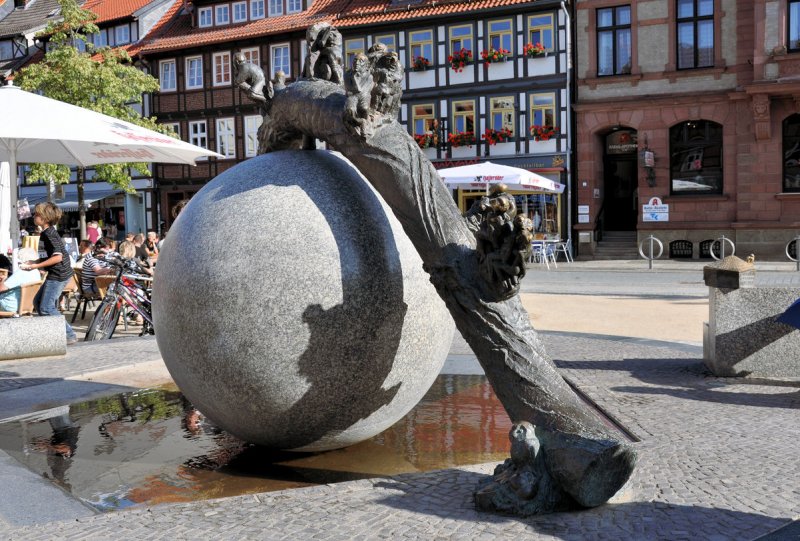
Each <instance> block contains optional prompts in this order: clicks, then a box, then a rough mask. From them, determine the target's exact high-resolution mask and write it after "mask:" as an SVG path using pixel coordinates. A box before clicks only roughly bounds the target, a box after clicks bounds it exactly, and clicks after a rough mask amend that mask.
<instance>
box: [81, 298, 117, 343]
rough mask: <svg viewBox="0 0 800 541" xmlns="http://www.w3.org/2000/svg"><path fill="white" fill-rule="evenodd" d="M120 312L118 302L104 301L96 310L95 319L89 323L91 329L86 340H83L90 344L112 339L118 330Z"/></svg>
mask: <svg viewBox="0 0 800 541" xmlns="http://www.w3.org/2000/svg"><path fill="white" fill-rule="evenodd" d="M119 312H120V307H119V305H118V304H117V302H116V300H114V299H108V298H106V299H103V302H101V303H100V306H98V307H97V310H95V313H94V317H92V321H91V323H89V329H88V330H87V331H86V338H84V339H83V340H84V341H85V342H90V341H92V340H103V339H108V338H111V337H112V336H113V335H114V329H116V328H117V321H118V320H119Z"/></svg>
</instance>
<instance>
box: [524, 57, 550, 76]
mask: <svg viewBox="0 0 800 541" xmlns="http://www.w3.org/2000/svg"><path fill="white" fill-rule="evenodd" d="M525 62H527V64H528V76H529V77H535V76H537V75H547V74H549V73H555V71H556V57H555V55H552V54H551V55H548V56H540V57H537V58H528V59H526V60H525Z"/></svg>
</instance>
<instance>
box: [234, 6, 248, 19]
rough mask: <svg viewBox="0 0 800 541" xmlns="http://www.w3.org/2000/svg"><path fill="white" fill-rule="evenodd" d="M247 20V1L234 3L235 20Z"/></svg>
mask: <svg viewBox="0 0 800 541" xmlns="http://www.w3.org/2000/svg"><path fill="white" fill-rule="evenodd" d="M246 20H247V2H234V3H233V22H235V23H243V22H245V21H246Z"/></svg>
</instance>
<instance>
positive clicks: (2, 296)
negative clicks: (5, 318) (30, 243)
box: [0, 248, 42, 312]
mask: <svg viewBox="0 0 800 541" xmlns="http://www.w3.org/2000/svg"><path fill="white" fill-rule="evenodd" d="M38 257H39V255H38V254H37V253H36V250H34V249H33V248H23V249H21V250H20V251H19V260H20V261H30V260H34V259H38ZM41 279H42V276H41V274H39V271H38V270H35V269H29V270H22V269H17V271H16V272H15V273H14V274H12V275H11V276H9V277H8V278H6V279H5V281H4V282H2V283H0V311H2V312H18V311H19V301H20V293H21V292H22V289H21V288H22V286H24V285H25V284H32V283H34V282H38V281H39V280H41Z"/></svg>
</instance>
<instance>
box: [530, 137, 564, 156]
mask: <svg viewBox="0 0 800 541" xmlns="http://www.w3.org/2000/svg"><path fill="white" fill-rule="evenodd" d="M530 149H531V150H530V151H531V154H553V153H555V152H556V151H557V149H558V136H556V137H553V138H552V139H550V140H548V141H536V140H535V139H531V143H530Z"/></svg>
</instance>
